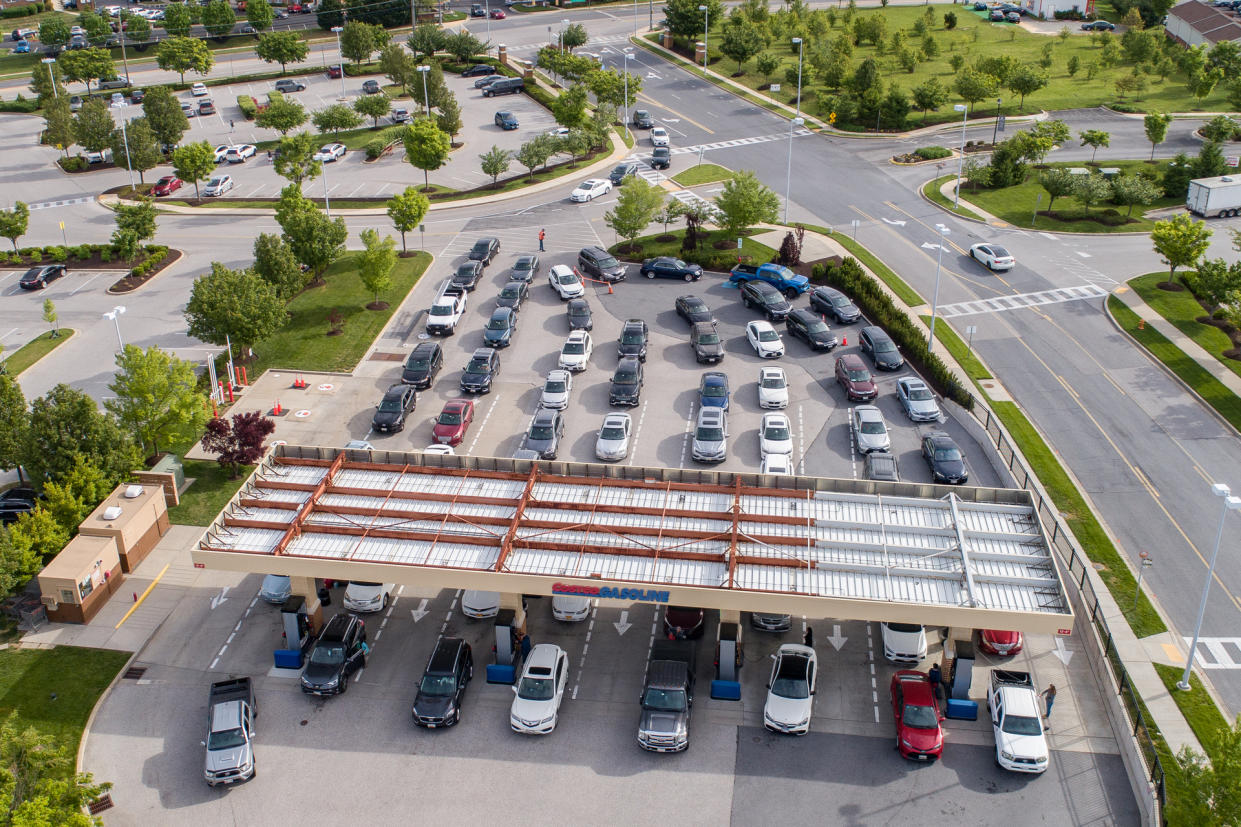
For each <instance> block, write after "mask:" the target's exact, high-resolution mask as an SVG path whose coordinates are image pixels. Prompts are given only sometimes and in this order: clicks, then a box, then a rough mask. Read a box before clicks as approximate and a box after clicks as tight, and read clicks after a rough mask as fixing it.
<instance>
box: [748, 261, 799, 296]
mask: <svg viewBox="0 0 1241 827" xmlns="http://www.w3.org/2000/svg"><path fill="white" fill-rule="evenodd" d="M728 281H729V282H731V283H732V284H737V285H741V284H744V283H745V282H747V281H765V282H767V283H768V284H770V285H771V286H772V287H774V288H776V289H777V290H779V291H780V292H781V293H783V294H784V295H785V296H787V297H788V298H790V299H795V298H797V297H798V296H800V295H801V294H802V293H805V292H806V291H807V290H808V289H810V280H809V279H808V278H806V277H805V276H799V275H797V274H796V273H794V272H793V271H792V270H790V269H789V268H787V267H785V266H784V265H783V264H738V265H737V266H736V267H734V268H733V269H732V271H731V272H730V273H729V274H728Z"/></svg>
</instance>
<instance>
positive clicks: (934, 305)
mask: <svg viewBox="0 0 1241 827" xmlns="http://www.w3.org/2000/svg"><path fill="white" fill-rule="evenodd" d="M935 229H936V230H939V255H938V256H937V257H936V260H935V292H934V293H932V294H931V337H930V338H929V339H927V342H926V352H927V353H930V352H931V348H932V347H934V346H935V313H936V311H938V310H939V272H940V268H941V267H942V266H943V263H944V236H946V235H948V234H949V233H950V232H951V230H949V229H948V228H947V227H945V226H944V225H943V224H936V225H935Z"/></svg>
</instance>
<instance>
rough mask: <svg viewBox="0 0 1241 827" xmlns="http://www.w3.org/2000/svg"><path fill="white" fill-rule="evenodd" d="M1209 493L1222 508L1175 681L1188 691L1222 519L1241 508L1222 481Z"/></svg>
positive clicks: (1212, 573)
mask: <svg viewBox="0 0 1241 827" xmlns="http://www.w3.org/2000/svg"><path fill="white" fill-rule="evenodd" d="M1211 493H1212V494H1214V495H1215V496H1217V497H1223V499H1224V508H1223V510H1222V511H1221V512H1220V515H1219V531H1217V532H1216V533H1215V550H1214V551H1212V552H1211V565H1210V566H1209V567H1208V568H1207V582H1206V583H1204V584H1203V585H1202V603H1201V604H1200V605H1199V606H1198V622H1197V623H1195V624H1194V642H1193V643H1191V644H1190V645H1189V657H1188V658H1186V659H1185V674H1184V675H1181V679H1180V680H1179V681H1177V682H1176V688H1177V689H1180V690H1182V691H1186V692H1188V691H1189V673H1190V671H1191V670H1192V669H1193V668H1194V653H1195V652H1197V651H1198V635H1199V633H1201V632H1202V617H1203V615H1205V614H1206V611H1207V595H1208V594H1210V592H1211V580H1212V578H1214V577H1215V558H1217V557H1219V546H1220V542H1221V541H1222V540H1223V539H1224V519H1225V518H1226V517H1227V516H1228V512H1229V511H1236V510H1237V509H1238V508H1241V497H1234V496H1232V489H1230V488H1229V487H1228V486H1226V485H1224V484H1223V483H1222V482H1217V483H1212V485H1211Z"/></svg>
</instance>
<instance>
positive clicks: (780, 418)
mask: <svg viewBox="0 0 1241 827" xmlns="http://www.w3.org/2000/svg"><path fill="white" fill-rule="evenodd" d="M768 422H783V423H784V424H785V425H787V424H788V422H789V418H788V416H787V415H786V414H782V413H780V412H779V411H771V412H770V413H765V414H763V427H764V428H765V427H767V423H768Z"/></svg>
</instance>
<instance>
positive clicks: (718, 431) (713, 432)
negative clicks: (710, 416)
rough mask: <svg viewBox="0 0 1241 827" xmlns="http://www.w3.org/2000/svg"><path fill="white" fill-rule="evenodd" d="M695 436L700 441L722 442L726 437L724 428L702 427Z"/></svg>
mask: <svg viewBox="0 0 1241 827" xmlns="http://www.w3.org/2000/svg"><path fill="white" fill-rule="evenodd" d="M694 438H695V439H697V440H698V441H699V442H720V441H722V440H723V439H724V429H723V428H706V427H702V428H699V429H698V433H696V434H695V435H694Z"/></svg>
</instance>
